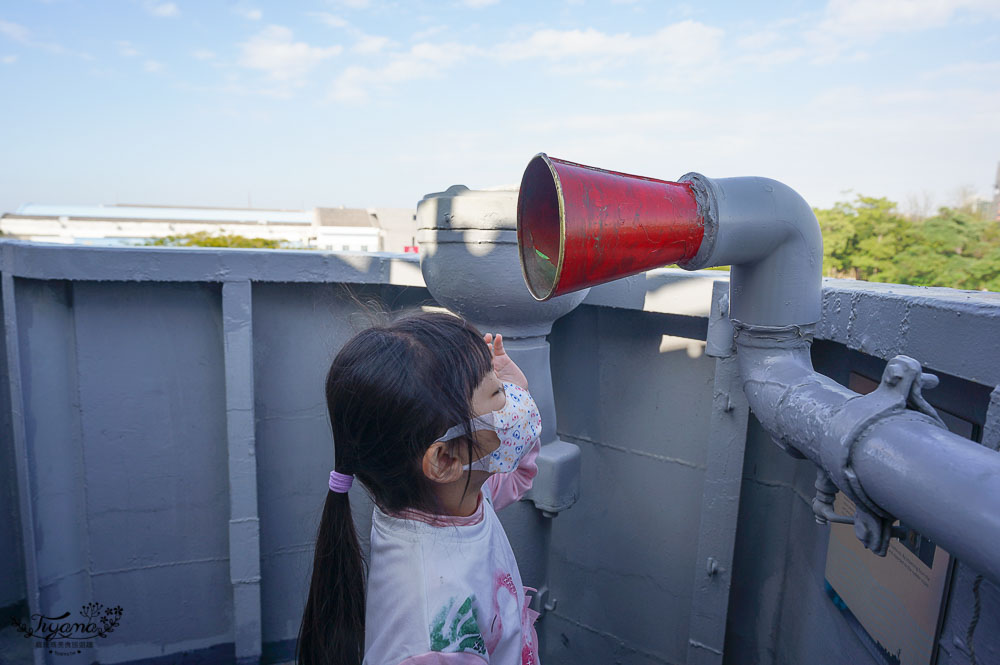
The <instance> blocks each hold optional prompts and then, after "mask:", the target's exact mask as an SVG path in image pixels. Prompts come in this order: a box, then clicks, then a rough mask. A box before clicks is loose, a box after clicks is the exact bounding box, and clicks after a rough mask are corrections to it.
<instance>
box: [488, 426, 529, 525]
mask: <svg viewBox="0 0 1000 665" xmlns="http://www.w3.org/2000/svg"><path fill="white" fill-rule="evenodd" d="M539 447H540V444H539V443H538V439H535V443H534V444H532V446H531V449H530V450H529V451H528V452H527V453H526V454H525V455H524V457H522V458H521V461H520V462H519V463H518V465H517V468H516V469H514V470H513V471H511V472H510V473H494V474H493V475H492V476H490V477H489V478H488V479H487V480H486V484H487V485H488V486H489V488H490V495H491V496H492V497H493V510H500V509H501V508H504V507H506V506H509V505H510V504H512V503H514V502H515V501H517V500H518V499H520V498H521V497H522V496H524V493H525V492H527V491H528V490H530V489H531V481H532V480H533V479H534V477H535V474H536V473H538V465H537V464H535V458H536V457H538V449H539Z"/></svg>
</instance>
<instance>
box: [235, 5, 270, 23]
mask: <svg viewBox="0 0 1000 665" xmlns="http://www.w3.org/2000/svg"><path fill="white" fill-rule="evenodd" d="M233 11H234V12H235V13H236V14H237V15H238V16H242V17H243V18H245V19H247V20H250V21H259V20H260V19H261V18H263V17H264V12H262V11H261V10H259V9H251V8H249V7H237V8H235V9H233Z"/></svg>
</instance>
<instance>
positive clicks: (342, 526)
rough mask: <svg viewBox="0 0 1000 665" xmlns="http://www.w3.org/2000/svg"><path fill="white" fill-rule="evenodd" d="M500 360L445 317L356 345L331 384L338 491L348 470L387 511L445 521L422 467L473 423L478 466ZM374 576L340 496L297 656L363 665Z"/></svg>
mask: <svg viewBox="0 0 1000 665" xmlns="http://www.w3.org/2000/svg"><path fill="white" fill-rule="evenodd" d="M492 359H493V354H492V353H491V352H490V349H489V347H488V346H487V345H486V342H485V341H484V340H483V336H482V335H480V334H479V331H478V330H476V329H475V328H474V327H473V326H472V325H471V324H469V323H467V322H466V321H464V320H463V319H459V318H457V317H455V316H452V315H451V314H445V313H441V312H416V313H412V314H407V315H405V316H403V317H401V318H399V319H397V320H395V321H393V322H392V323H390V324H388V325H376V326H373V327H371V328H367V329H365V330H363V331H361V332H359V333H358V334H357V335H355V336H354V337H352V338H351V339H349V340H348V341H347V342H346V343H345V344H344V346H343V347H341V349H340V351H338V352H337V355H336V357H335V358H334V359H333V363H332V364H331V365H330V370H329V372H327V376H326V403H327V411H328V412H329V415H330V426H331V428H332V429H331V433H332V434H333V443H334V446H333V447H334V453H335V454H334V457H335V459H336V462H335V464H334V466H335V467H340V469H339V471H338V472H337V473H336V474H331V487H334V486H335V485H337V483H335V482H334V481H335V480H337V478H336V476H338V475H342V474H343V472H344V471H345V470H349V471H351V473H352V474H353V475H354V476H355V477H356V479H357V480H359V481H361V484H362V486H363V487H364V489H365V490H366V491H367V492H368V495H369V496H370V497H371V499H372V501H373V502H374V504H375V505H376V506H378V508H379V509H381V510H383V511H386V512H388V513H394V512H397V511H401V510H403V509H406V508H415V509H418V510H424V511H428V512H437V511H438V509H439V506H438V504H437V502H436V498H437V497H436V496H435V495H434V492H433V491H432V487H431V483H430V481H429V480H428V479H427V478H426V477H425V476H424V475H423V473H421V471H420V460H421V459H422V457H423V455H424V453H425V452H426V451H427V447H428V446H429V445H430V444H431V442H433V441H435V439H436V437H439V436H441V435H442V434H444V433H445V432H446V431H447V430H448V428H449V427H452V426H453V425H454V424H455V423H466V427H467V428H468V432H467V436H466V445H467V446H468V456H469V459H474V458H475V457H477V456H476V455H475V454H474V453H475V452H476V451H475V450H474V448H473V446H474V443H473V438H472V429H471V426H470V425H469V424H468V423H470V422H471V420H472V418H473V417H474V416H475V415H476V414H475V413H473V411H472V394H473V392H474V390H475V388H476V386H477V385H478V384H479V383H480V382H481V381H482V380H483V378H484V377H485V376H486V375H487V374H488V373H489V372H490V371H491V370H492V368H493V360H492ZM479 456H481V455H479ZM470 473H471V472H470ZM338 489H346V487H340V486H338ZM366 573H367V571H366V570H365V562H364V559H363V558H362V555H361V546H360V544H359V543H358V535H357V532H356V531H355V528H354V520H353V518H352V517H351V505H350V501H349V500H348V498H347V493H346V492H335V491H333V489H331V490H330V491H329V492H328V493H327V495H326V502H325V503H324V505H323V517H322V519H321V520H320V524H319V534H318V535H317V538H316V554H315V556H314V558H313V571H312V581H311V582H310V585H309V595H308V598H307V600H306V606H305V610H304V612H303V615H302V624H301V626H300V628H299V639H298V645H297V646H296V649H295V659H296V662H297V663H299V665H360V663H361V661H362V660H363V656H364V646H365V644H364V643H365V581H366V579H367V574H366Z"/></svg>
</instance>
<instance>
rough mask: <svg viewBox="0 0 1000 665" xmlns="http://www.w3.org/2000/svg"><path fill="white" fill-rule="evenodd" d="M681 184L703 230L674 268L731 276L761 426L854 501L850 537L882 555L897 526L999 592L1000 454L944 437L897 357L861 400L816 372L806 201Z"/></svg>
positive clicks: (768, 189) (913, 366) (814, 284)
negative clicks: (727, 268)
mask: <svg viewBox="0 0 1000 665" xmlns="http://www.w3.org/2000/svg"><path fill="white" fill-rule="evenodd" d="M681 180H682V181H686V182H690V183H691V184H692V187H693V188H694V190H695V192H696V194H697V196H698V201H699V212H700V213H701V214H702V216H703V217H704V219H705V229H706V230H705V239H704V241H703V242H702V246H701V248H700V250H699V252H698V254H697V255H696V256H695V257H694V258H693V259H692V260H691V261H690V262H688V263H687V264H683V265H682V267H684V268H686V269H689V270H695V269H699V268H705V267H710V266H722V265H731V266H732V272H731V276H730V318H731V319H732V321H733V324H734V326H735V328H736V340H735V341H736V347H737V357H738V360H739V367H740V373H741V377H742V381H743V389H744V392H745V393H746V395H747V400H748V402H749V405H750V408H751V409H752V410H753V413H754V415H756V416H757V419H758V420H759V421H760V423H761V425H762V426H763V427H764V429H765V430H766V431H767V432H768V433H769V434H770V435H771V437H772V438H773V439H774V441H775V442H776V443H777V444H778V445H779V446H781V447H782V448H784V449H785V450H786V451H787V452H789V453H790V454H792V455H794V456H796V457H800V458H808V459H809V460H811V461H812V462H813V463H815V464H816V465H817V466H818V467H819V468H820V469H822V470H823V471H824V472H825V473H826V474H828V475H829V477H830V479H831V480H832V481H833V483H834V484H835V485H836V486H837V487H838V488H839V489H840V490H841V491H843V492H844V493H845V494H846V495H847V496H848V497H850V498H851V499H852V500H853V501H854V502H855V504H856V505H857V507H858V512H857V514H856V516H855V533H856V534H857V535H858V538H859V539H861V540H862V542H864V543H865V545H866V546H867V547H869V549H872V550H873V551H875V552H876V553H878V554H881V555H884V554H885V552H886V547H887V545H888V541H889V538H890V534H891V524H892V522H893V521H894V520H895V519H896V518H898V519H902V520H904V521H905V522H906V523H907V524H909V525H911V526H913V527H914V528H915V529H917V530H918V531H919V532H920V533H922V534H924V535H926V536H927V537H929V538H931V539H932V540H934V541H935V542H936V543H938V544H939V545H941V546H942V547H944V548H945V549H946V550H948V551H949V552H950V553H951V554H953V555H955V556H956V557H958V558H959V559H961V560H962V561H964V562H965V563H967V564H968V565H970V566H972V567H974V568H976V569H978V570H980V571H982V572H983V574H985V575H986V576H987V577H989V578H990V579H992V580H993V581H995V582H1000V510H997V506H996V501H997V497H1000V454H998V453H996V452H994V451H990V450H987V449H986V448H983V447H981V446H977V445H976V444H974V443H973V442H971V441H968V440H966V439H963V438H962V437H959V436H957V435H955V434H952V433H951V432H949V431H948V430H947V429H946V428H944V424H943V423H942V422H941V420H940V418H938V416H937V414H936V413H935V412H934V410H933V408H931V407H930V405H929V404H927V402H926V401H925V400H924V399H923V397H922V395H921V388H922V387H933V385H936V378H934V377H931V376H929V375H926V374H923V373H922V372H921V371H920V365H919V363H917V362H916V361H915V360H913V359H911V358H907V357H905V356H897V357H896V358H894V359H892V360H890V362H889V364H888V366H887V368H886V372H885V374H884V376H883V378H882V383H881V384H880V386H879V388H878V389H877V390H876V391H875V392H873V393H871V394H869V395H864V396H863V395H860V394H858V393H856V392H854V391H852V390H849V389H848V388H845V387H844V386H842V385H840V384H838V383H837V382H835V381H833V380H832V379H830V378H829V377H826V376H824V375H822V374H819V373H818V372H816V371H815V370H814V369H813V366H812V360H811V358H810V356H809V349H810V346H811V344H812V331H813V328H814V326H815V324H816V322H818V321H819V319H820V316H821V280H822V257H823V241H822V235H821V233H820V229H819V223H818V222H817V220H816V217H815V215H814V214H813V212H812V210H811V208H810V207H809V206H808V204H807V203H806V202H805V201H804V200H803V199H802V197H801V196H799V195H798V194H797V193H796V192H795V191H794V190H792V189H790V188H789V187H787V186H786V185H784V184H782V183H780V182H777V181H774V180H769V179H766V178H722V179H711V178H706V177H705V176H702V175H700V174H697V173H690V174H687V175H685V176H684V177H682V178H681Z"/></svg>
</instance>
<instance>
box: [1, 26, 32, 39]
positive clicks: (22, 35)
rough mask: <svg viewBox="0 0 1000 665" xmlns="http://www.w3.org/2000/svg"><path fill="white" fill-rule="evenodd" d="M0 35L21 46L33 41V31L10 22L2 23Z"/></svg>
mask: <svg viewBox="0 0 1000 665" xmlns="http://www.w3.org/2000/svg"><path fill="white" fill-rule="evenodd" d="M0 35H3V36H5V37H7V38H9V39H13V40H14V41H15V42H20V43H21V44H27V43H29V41H30V40H31V31H30V30H28V29H27V28H26V27H24V26H23V25H20V24H18V23H11V22H10V21H0Z"/></svg>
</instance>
